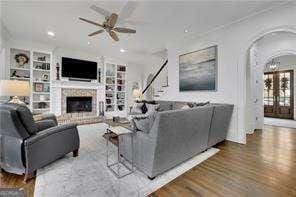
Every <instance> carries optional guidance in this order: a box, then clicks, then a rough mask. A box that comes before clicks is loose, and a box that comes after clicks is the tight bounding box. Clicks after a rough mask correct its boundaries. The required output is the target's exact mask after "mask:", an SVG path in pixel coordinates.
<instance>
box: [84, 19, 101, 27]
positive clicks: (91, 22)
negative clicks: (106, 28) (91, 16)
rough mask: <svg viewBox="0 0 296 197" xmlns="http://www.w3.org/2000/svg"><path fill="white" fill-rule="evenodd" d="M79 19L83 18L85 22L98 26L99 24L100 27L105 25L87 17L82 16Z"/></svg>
mask: <svg viewBox="0 0 296 197" xmlns="http://www.w3.org/2000/svg"><path fill="white" fill-rule="evenodd" d="M79 20H82V21H84V22H87V23H90V24H93V25H96V26H99V27H103V25H101V24H99V23H96V22H93V21H90V20H87V19H85V18H81V17H79Z"/></svg>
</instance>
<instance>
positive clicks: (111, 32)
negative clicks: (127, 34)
mask: <svg viewBox="0 0 296 197" xmlns="http://www.w3.org/2000/svg"><path fill="white" fill-rule="evenodd" d="M109 35H110V36H111V38H113V40H115V41H118V40H119V38H118V37H117V35H116V33H115V32H114V31H109Z"/></svg>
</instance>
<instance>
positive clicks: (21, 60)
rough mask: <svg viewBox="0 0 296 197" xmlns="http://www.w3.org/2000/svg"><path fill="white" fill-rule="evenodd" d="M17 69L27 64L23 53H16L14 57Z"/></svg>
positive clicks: (26, 57)
mask: <svg viewBox="0 0 296 197" xmlns="http://www.w3.org/2000/svg"><path fill="white" fill-rule="evenodd" d="M14 59H15V61H16V63H17V67H18V68H24V67H25V65H26V64H28V63H29V57H28V56H27V55H26V54H24V53H18V54H16V55H15V56H14Z"/></svg>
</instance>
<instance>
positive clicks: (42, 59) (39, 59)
mask: <svg viewBox="0 0 296 197" xmlns="http://www.w3.org/2000/svg"><path fill="white" fill-rule="evenodd" d="M37 61H41V62H45V61H46V56H40V57H37Z"/></svg>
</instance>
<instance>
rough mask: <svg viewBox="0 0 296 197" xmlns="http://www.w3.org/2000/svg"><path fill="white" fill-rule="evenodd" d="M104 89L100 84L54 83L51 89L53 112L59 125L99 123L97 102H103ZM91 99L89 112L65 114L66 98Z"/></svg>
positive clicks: (100, 119)
mask: <svg viewBox="0 0 296 197" xmlns="http://www.w3.org/2000/svg"><path fill="white" fill-rule="evenodd" d="M103 90H104V89H103V88H102V87H101V85H100V84H92V83H86V82H70V81H56V82H55V83H53V87H52V93H53V94H52V100H53V105H55V106H54V109H53V112H54V113H55V114H56V115H57V117H58V121H59V123H71V122H73V123H77V124H89V123H96V122H101V121H102V120H103V118H102V117H99V116H98V102H99V101H101V100H103V95H104V91H103ZM72 96H74V97H92V111H91V112H75V113H67V97H72Z"/></svg>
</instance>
